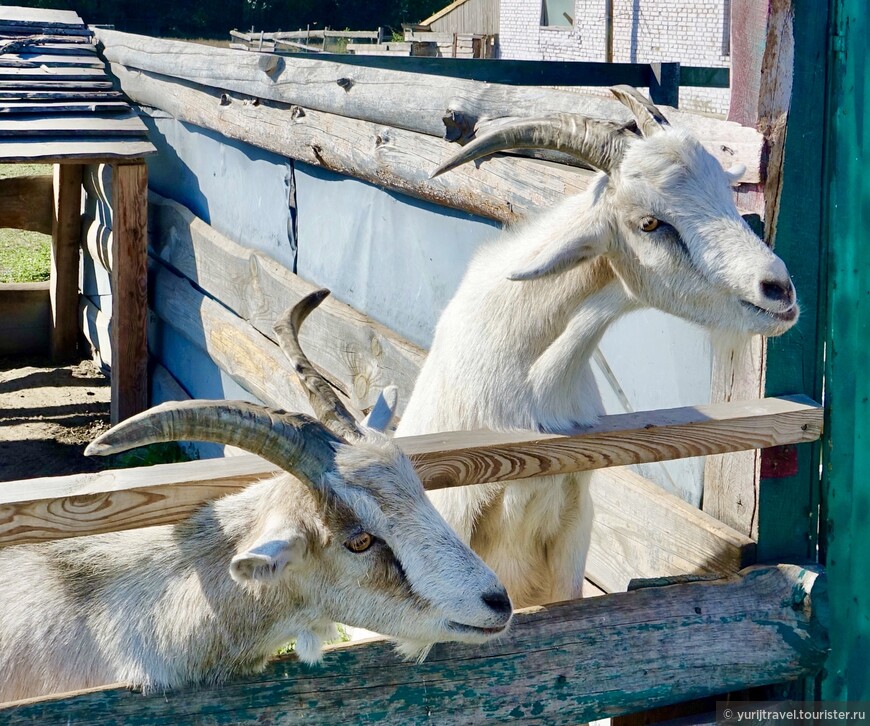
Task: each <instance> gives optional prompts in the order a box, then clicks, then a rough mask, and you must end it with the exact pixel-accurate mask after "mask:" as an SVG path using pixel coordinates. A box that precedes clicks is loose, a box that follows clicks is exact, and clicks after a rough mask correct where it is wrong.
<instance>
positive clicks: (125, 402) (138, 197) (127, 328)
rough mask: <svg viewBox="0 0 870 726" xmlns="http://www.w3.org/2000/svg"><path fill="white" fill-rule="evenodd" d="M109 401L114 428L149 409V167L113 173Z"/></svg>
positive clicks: (116, 169) (130, 166) (118, 169)
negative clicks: (110, 377)
mask: <svg viewBox="0 0 870 726" xmlns="http://www.w3.org/2000/svg"><path fill="white" fill-rule="evenodd" d="M112 201H113V216H112V259H113V260H114V261H115V264H114V265H113V266H112V379H111V386H112V402H111V418H112V423H113V424H116V423H119V422H120V421H123V420H124V419H125V418H129V417H130V416H132V415H134V414H137V413H139V412H140V411H144V410H145V409H146V408H147V407H148V345H147V336H146V329H147V316H148V168H147V167H146V166H145V164H116V165H115V166H114V168H113V170H112Z"/></svg>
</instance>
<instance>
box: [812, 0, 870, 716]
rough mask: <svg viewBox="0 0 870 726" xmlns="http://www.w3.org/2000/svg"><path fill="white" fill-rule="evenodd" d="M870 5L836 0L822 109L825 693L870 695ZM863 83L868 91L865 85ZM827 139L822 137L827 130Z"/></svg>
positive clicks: (843, 697) (854, 697)
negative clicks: (869, 655)
mask: <svg viewBox="0 0 870 726" xmlns="http://www.w3.org/2000/svg"><path fill="white" fill-rule="evenodd" d="M868 32H870V24H868V22H867V8H866V6H865V5H864V3H863V2H861V0H840V2H837V3H835V9H834V14H833V18H832V23H831V27H830V33H831V41H832V42H831V54H830V57H829V65H828V74H827V77H828V84H829V85H828V102H827V104H825V106H824V108H825V109H827V110H826V112H825V115H826V116H827V118H826V119H825V121H826V125H827V128H826V134H825V136H826V137H827V143H826V144H825V147H824V148H825V156H826V162H827V165H826V169H827V172H828V173H827V174H826V175H825V177H824V182H825V186H824V188H823V189H822V192H823V199H824V204H825V210H824V211H825V212H826V213H825V214H824V215H823V219H824V220H825V222H824V225H825V226H824V228H823V233H824V235H825V237H826V238H827V240H828V252H829V254H828V259H827V265H826V266H825V267H826V269H827V270H828V276H829V279H828V285H827V293H828V300H827V303H828V304H827V325H826V326H825V329H826V330H827V348H826V350H827V355H826V356H825V365H826V376H825V397H826V399H827V400H828V402H829V403H828V412H827V413H828V419H827V421H826V423H825V437H824V439H823V449H824V452H825V468H824V485H823V490H822V535H823V539H822V543H821V544H822V552H823V557H824V561H825V562H827V563H828V567H829V568H830V575H829V586H830V593H831V600H830V605H831V624H832V627H831V656H830V662H829V665H828V666H827V667H826V669H825V672H824V675H823V678H822V682H821V697H822V698H825V699H831V700H837V701H866V700H868V699H870V674H868V668H867V661H866V660H864V658H865V656H866V648H867V643H868V642H870V622H868V613H870V581H868V579H867V578H866V577H864V576H863V573H866V572H867V571H868V568H870V548H868V547H867V545H866V532H867V529H868V525H870V510H868V507H867V502H868V501H870V480H868V478H867V469H868V465H870V449H868V446H867V435H868V431H870V381H868V378H867V367H868V365H870V356H868V350H867V345H866V340H867V333H868V330H870V306H868V301H870V267H868V266H867V262H866V255H867V252H866V250H867V243H868V233H867V229H868V225H870V204H868V200H870V182H868V180H867V172H866V168H865V166H864V165H865V164H866V158H867V143H868V139H870V103H868V98H867V89H868V81H870V74H868V72H867V65H866V64H867V45H868V40H867V33H868ZM862 89H863V90H862ZM820 138H821V135H820Z"/></svg>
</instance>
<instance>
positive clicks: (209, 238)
mask: <svg viewBox="0 0 870 726" xmlns="http://www.w3.org/2000/svg"><path fill="white" fill-rule="evenodd" d="M150 211H151V230H152V232H151V247H152V250H153V251H154V254H155V255H156V256H157V257H158V258H159V259H161V260H162V261H164V262H166V263H168V264H169V265H171V266H172V267H173V268H174V269H175V270H178V271H179V272H181V273H182V274H184V275H185V276H186V277H187V278H188V279H190V280H192V281H194V282H195V283H196V285H197V286H198V287H200V288H202V289H203V290H205V291H206V292H208V293H209V294H210V295H212V296H213V297H214V298H216V299H217V300H220V301H221V303H222V304H223V305H224V306H226V307H228V308H230V309H231V310H232V311H234V312H235V313H236V314H237V315H239V316H240V317H241V318H243V319H244V320H246V321H247V322H248V323H250V325H251V326H253V328H255V329H256V331H259V333H260V334H261V335H264V336H266V337H267V338H269V339H270V340H272V341H273V342H275V343H277V339H276V337H275V333H274V332H273V331H272V325H273V324H274V322H275V319H276V318H277V317H278V316H279V315H280V314H281V313H282V312H284V310H286V309H287V308H288V307H290V306H292V305H295V304H296V303H297V302H298V301H299V300H301V299H302V297H304V296H305V295H307V294H308V293H310V292H312V291H314V290H315V289H316V286H315V285H312V284H311V283H309V282H306V281H305V280H303V279H302V278H300V277H298V276H297V275H294V274H293V273H292V272H290V271H289V270H288V269H286V268H285V267H283V266H282V265H280V264H279V263H277V262H275V261H274V260H272V259H271V258H270V257H268V256H266V255H264V254H262V253H259V252H255V251H253V250H251V249H250V248H247V247H243V246H241V245H239V244H237V243H235V242H233V241H232V240H230V239H228V238H227V237H224V236H223V235H221V234H220V233H219V232H217V231H216V230H215V229H213V228H212V227H210V226H209V225H207V224H206V223H205V222H203V221H202V220H200V219H199V218H197V217H196V216H194V215H193V213H191V212H190V211H189V210H188V209H187V208H186V207H184V206H182V205H180V204H178V203H176V202H173V201H171V200H168V199H164V198H163V197H160V196H158V195H156V194H152V196H151V210H150ZM175 287H177V285H176V286H173V289H175ZM186 297H189V295H188V296H186ZM191 302H192V301H191ZM156 304H157V306H158V310H160V309H164V308H163V304H162V303H160V302H159V300H158V301H157V303H156ZM211 307H212V306H209V309H211ZM165 310H166V315H167V318H168V322H169V323H170V324H173V321H172V319H171V316H172V314H173V312H172V311H173V308H172V307H170V306H166V308H165ZM248 337H251V336H248ZM259 337H260V336H254V337H253V339H252V340H253V342H252V344H253V343H254V342H256V338H259ZM300 339H301V342H302V347H303V349H304V350H305V351H306V353H307V355H308V356H309V357H310V358H311V360H312V362H313V363H314V364H315V365H316V366H318V367H320V368H321V370H323V371H325V372H326V373H327V375H328V376H329V378H330V379H331V380H333V381H335V382H336V383H337V385H338V387H339V388H341V389H342V390H343V391H344V393H345V394H346V395H347V397H348V399H349V401H350V404H351V406H352V407H354V408H356V409H357V410H365V409H368V408H370V407H371V406H373V405H374V403H375V400H376V399H377V396H378V394H379V393H380V391H381V390H382V389H383V388H384V386H387V385H390V384H395V385H397V386H398V387H399V394H400V395H399V402H400V406H401V407H402V408H404V404H405V403H406V402H407V400H408V398H409V396H410V394H411V390H412V389H413V387H414V382H415V380H416V378H417V372H418V371H419V369H420V366H421V365H422V364H423V360H424V358H425V352H424V351H423V350H422V349H420V348H418V347H417V346H415V345H413V344H412V343H409V342H408V341H406V340H405V339H404V338H402V337H401V336H399V335H396V334H395V333H393V332H392V331H391V330H389V329H388V328H386V327H385V326H383V325H380V324H379V323H376V322H374V321H373V320H371V319H370V318H368V317H367V316H365V315H363V314H361V313H359V312H357V311H356V310H354V309H353V308H351V307H350V306H348V305H345V304H344V303H342V302H340V301H338V300H336V299H335V298H333V297H328V298H327V299H326V300H325V301H324V302H323V304H322V305H320V306H319V307H318V308H317V309H316V310H315V311H314V312H313V313H312V314H311V315H310V316H309V318H308V319H307V320H306V323H305V325H304V326H303V328H302V331H301V335H300ZM263 342H265V341H263ZM260 357H262V356H260ZM278 361H280V362H281V363H282V365H281V366H278V370H280V373H278V377H279V379H280V378H283V377H285V376H287V375H288V374H287V372H286V371H288V370H290V369H289V368H286V370H285V366H284V365H283V363H284V358H283V356H282V355H280V354H278ZM288 365H289V364H288ZM234 367H235V366H234ZM228 372H230V373H232V371H228ZM289 378H290V379H291V380H292V381H294V382H295V374H293V373H292V372H291V373H290V374H289ZM249 383H254V381H249ZM261 389H262V386H261ZM285 389H286V385H282V386H280V387H279V388H278V389H275V390H273V391H270V392H269V393H268V394H267V395H268V398H265V399H262V400H271V401H275V402H276V403H277V404H278V405H284V406H287V405H291V404H290V402H291V401H295V400H297V397H296V395H295V394H294V397H293V398H292V399H289V400H288V399H287V398H286V397H285V393H284V391H285ZM249 390H253V389H249ZM306 400H307V399H306ZM304 410H306V411H307V410H308V408H307V406H306V407H305V409H304ZM400 410H401V408H400Z"/></svg>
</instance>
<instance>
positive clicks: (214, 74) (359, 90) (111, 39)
mask: <svg viewBox="0 0 870 726" xmlns="http://www.w3.org/2000/svg"><path fill="white" fill-rule="evenodd" d="M96 36H97V38H98V40H99V41H100V42H102V43H103V44H104V46H105V48H104V55H105V57H106V59H107V60H108V61H109V62H111V63H117V64H120V65H125V66H127V67H128V68H136V69H139V70H144V71H150V72H152V73H158V74H162V75H166V76H170V77H175V78H178V79H183V80H186V81H192V82H194V83H199V84H202V85H206V86H213V87H215V88H221V89H223V90H229V91H236V92H238V93H244V94H248V95H251V96H256V97H258V98H263V99H269V100H272V101H280V102H283V103H290V104H296V105H300V106H303V107H304V108H311V109H314V110H318V111H322V112H325V113H331V114H337V115H340V116H345V117H351V118H357V119H360V120H364V121H369V122H371V123H375V124H386V125H388V126H392V127H395V128H402V129H405V130H408V131H417V132H420V133H424V134H428V135H431V136H436V137H439V138H443V137H444V136H445V135H446V134H447V133H448V127H447V126H445V120H444V119H445V117H446V116H447V117H449V119H450V121H449V123H450V125H451V132H452V131H453V130H455V129H457V128H459V127H461V129H460V131H462V130H472V129H473V128H474V126H475V124H476V123H477V122H478V121H481V120H483V119H493V118H499V117H504V116H537V115H541V114H545V113H554V112H568V113H583V114H586V115H589V116H593V117H597V118H612V119H616V120H620V121H628V120H629V118H630V114H629V112H628V110H627V109H626V108H625V107H624V106H622V104H620V103H619V102H618V101H616V100H615V99H614V100H609V99H606V98H596V97H592V96H583V95H579V94H576V93H571V92H569V91H557V90H553V89H546V88H529V87H512V86H507V85H499V84H495V83H481V82H478V81H470V80H465V79H459V78H444V77H438V76H431V75H427V74H421V73H410V72H403V71H387V70H382V69H378V68H366V67H362V66H357V65H349V64H343V63H337V62H334V61H330V62H323V61H319V60H312V59H309V58H304V57H295V58H294V57H288V56H283V57H281V62H280V65H279V67H278V69H277V70H275V69H274V68H272V69H271V71H270V72H269V73H267V72H266V70H265V68H266V66H265V64H267V63H270V62H273V61H269V60H268V56H264V55H262V54H252V53H245V52H239V51H234V50H229V49H222V48H212V47H207V46H203V45H197V44H193V43H184V42H181V41H170V40H163V39H156V38H146V37H142V36H136V35H131V34H128V33H120V32H118V31H112V30H103V29H97V31H96ZM667 114H668V117H669V118H670V120H671V121H672V122H673V123H674V124H675V125H683V126H685V127H686V128H688V129H689V130H691V131H692V132H693V133H695V135H696V136H697V137H698V138H699V139H701V140H702V141H703V143H704V144H705V146H706V147H707V148H708V149H709V150H710V152H711V153H713V154H714V155H715V156H716V157H717V158H719V159H721V160H722V161H723V163H727V164H732V163H736V162H738V161H739V162H740V163H743V164H745V165H746V167H747V176H746V181H753V180H754V181H758V180H759V179H760V178H761V177H760V161H761V141H762V139H761V137H760V135H759V134H758V133H757V132H756V131H755V130H754V129H747V128H745V127H741V126H739V125H738V124H730V123H728V122H724V121H718V120H716V119H712V118H706V117H701V116H696V115H693V114H687V113H683V112H680V111H677V110H668V112H667ZM455 124H458V126H456V125H455ZM723 147H724V149H723ZM732 152H733V153H732Z"/></svg>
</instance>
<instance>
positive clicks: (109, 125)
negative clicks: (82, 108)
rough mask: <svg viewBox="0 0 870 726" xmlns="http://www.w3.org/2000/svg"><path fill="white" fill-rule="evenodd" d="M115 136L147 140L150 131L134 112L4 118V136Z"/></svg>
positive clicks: (1, 133)
mask: <svg viewBox="0 0 870 726" xmlns="http://www.w3.org/2000/svg"><path fill="white" fill-rule="evenodd" d="M3 136H17V137H18V138H27V137H29V136H35V137H42V136H44V137H50V138H58V137H68V136H71V137H75V138H82V137H85V138H86V137H90V136H96V137H100V138H103V137H111V136H133V137H139V139H138V140H139V141H144V140H145V139H146V137H147V129H146V128H145V124H144V123H142V120H141V119H140V118H139V117H138V116H137V115H136V114H135V113H132V112H128V113H125V114H101V113H86V114H73V113H69V114H64V115H58V114H56V113H50V114H46V115H45V116H37V115H35V114H28V115H24V116H19V117H18V118H2V117H0V137H3Z"/></svg>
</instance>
